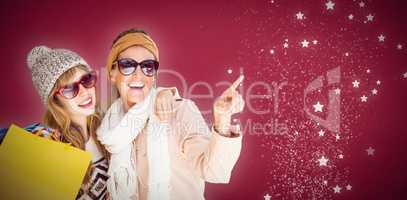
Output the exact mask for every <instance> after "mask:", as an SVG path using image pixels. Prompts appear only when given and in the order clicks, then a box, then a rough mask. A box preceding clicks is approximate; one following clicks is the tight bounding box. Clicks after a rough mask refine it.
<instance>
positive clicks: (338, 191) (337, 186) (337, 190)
mask: <svg viewBox="0 0 407 200" xmlns="http://www.w3.org/2000/svg"><path fill="white" fill-rule="evenodd" d="M332 189H333V190H334V193H341V190H342V188H341V187H339V185H336V186H335V187H334V188H332Z"/></svg>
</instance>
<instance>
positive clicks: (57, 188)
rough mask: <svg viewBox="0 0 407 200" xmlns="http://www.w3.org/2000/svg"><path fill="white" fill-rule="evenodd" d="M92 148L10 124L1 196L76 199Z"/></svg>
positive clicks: (0, 162)
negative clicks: (61, 140)
mask: <svg viewBox="0 0 407 200" xmlns="http://www.w3.org/2000/svg"><path fill="white" fill-rule="evenodd" d="M90 161H91V155H90V153H89V152H85V151H82V150H80V149H77V148H74V147H72V146H70V145H69V144H64V143H61V142H56V141H52V140H49V139H46V138H42V137H39V136H36V135H33V134H30V133H29V132H27V131H26V130H24V129H22V128H19V127H17V126H16V125H11V127H10V129H9V130H8V132H7V135H6V137H5V138H4V140H3V143H2V144H1V145H0V199H7V200H17V199H19V200H20V199H38V200H40V199H41V200H72V199H75V197H76V195H77V193H78V191H79V189H80V186H81V184H82V180H83V177H84V175H85V173H86V170H87V168H88V166H89V164H90Z"/></svg>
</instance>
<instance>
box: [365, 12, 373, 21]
mask: <svg viewBox="0 0 407 200" xmlns="http://www.w3.org/2000/svg"><path fill="white" fill-rule="evenodd" d="M366 18H367V21H373V18H374V15H372V14H370V13H369V14H368V15H367V16H366Z"/></svg>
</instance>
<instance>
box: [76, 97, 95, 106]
mask: <svg viewBox="0 0 407 200" xmlns="http://www.w3.org/2000/svg"><path fill="white" fill-rule="evenodd" d="M92 102H93V101H92V98H88V99H87V100H85V101H84V102H82V103H81V104H79V107H81V108H88V107H90V106H91V105H92Z"/></svg>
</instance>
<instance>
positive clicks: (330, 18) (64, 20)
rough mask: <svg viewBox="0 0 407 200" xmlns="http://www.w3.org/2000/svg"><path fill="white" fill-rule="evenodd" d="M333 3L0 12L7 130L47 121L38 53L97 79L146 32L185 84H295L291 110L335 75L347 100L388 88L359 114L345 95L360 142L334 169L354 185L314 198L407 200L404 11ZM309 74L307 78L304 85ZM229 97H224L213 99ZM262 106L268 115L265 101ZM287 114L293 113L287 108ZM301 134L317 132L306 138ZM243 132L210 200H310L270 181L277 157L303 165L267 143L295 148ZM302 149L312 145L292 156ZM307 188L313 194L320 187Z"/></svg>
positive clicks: (87, 6) (115, 5)
mask: <svg viewBox="0 0 407 200" xmlns="http://www.w3.org/2000/svg"><path fill="white" fill-rule="evenodd" d="M335 3H336V5H335V10H334V11H332V12H331V13H329V12H328V11H326V9H325V7H324V4H325V1H310V0H309V1H277V0H276V1H275V2H274V3H272V1H217V2H216V1H213V2H208V1H200V2H198V1H193V2H192V1H171V2H170V1H168V2H164V1H163V2H159V1H140V2H138V1H127V2H117V1H115V2H114V1H45V0H44V1H8V2H6V1H3V2H1V3H0V13H1V14H0V15H1V18H0V25H1V27H2V31H1V32H0V38H1V39H0V40H1V45H2V46H1V48H0V56H1V58H2V59H1V60H2V61H3V62H2V66H1V67H0V74H1V79H0V85H1V86H0V87H1V90H2V95H1V104H0V110H1V112H0V126H1V127H7V126H8V125H9V124H10V123H17V124H19V125H25V124H29V123H32V122H38V121H41V119H42V114H43V109H44V108H43V106H42V105H41V102H40V100H39V98H38V95H37V93H36V91H35V89H34V87H33V85H32V82H31V75H30V73H29V70H28V69H27V67H26V62H25V61H26V55H27V53H28V52H29V50H30V49H31V48H33V47H34V46H37V45H47V46H49V47H54V48H55V47H58V48H66V49H71V50H73V51H75V52H77V53H79V54H80V55H81V56H83V57H84V58H85V59H86V60H87V61H88V63H89V64H90V65H91V66H92V67H93V68H96V69H99V68H101V67H103V66H104V64H105V61H106V58H107V54H108V51H109V48H110V46H111V42H112V40H113V38H114V37H115V36H116V35H117V34H118V33H119V32H120V31H122V30H124V29H127V28H130V27H140V28H143V29H145V30H146V31H147V32H149V34H150V35H151V36H152V37H153V39H154V40H155V41H156V43H157V44H158V46H159V49H160V61H161V68H166V69H172V70H176V71H178V72H179V73H181V74H182V75H183V76H184V77H186V79H187V80H186V81H187V82H188V84H189V85H190V84H192V83H194V82H197V81H207V82H208V83H210V84H213V85H214V84H215V83H216V82H218V81H221V80H228V81H230V80H232V78H234V77H235V74H232V76H231V75H228V74H227V73H226V70H227V69H229V68H232V69H233V70H234V72H235V71H237V70H238V68H239V67H244V70H245V73H246V80H245V85H248V84H250V82H251V81H255V80H259V79H262V80H264V81H270V82H271V81H272V80H275V81H283V80H287V81H288V82H289V84H290V86H291V88H292V89H291V90H289V89H287V91H286V92H287V93H288V94H287V99H288V100H287V101H291V103H292V104H294V105H300V104H301V101H300V100H301V98H302V97H301V96H299V97H298V98H296V96H295V95H293V94H294V91H297V90H298V91H300V92H301V91H302V90H303V87H304V86H305V85H306V83H308V82H309V81H310V80H312V79H313V78H316V77H317V76H318V75H321V74H323V73H324V72H326V70H328V69H331V68H334V67H336V66H337V65H341V67H342V72H343V74H342V77H343V84H344V85H343V87H342V90H343V91H345V89H346V90H351V87H349V84H350V82H351V81H352V80H353V79H355V78H358V79H362V80H366V81H367V82H369V83H370V84H372V83H374V81H375V80H376V79H380V80H381V81H382V82H383V85H382V86H381V88H380V90H379V92H380V96H379V97H378V98H376V99H374V100H370V99H373V97H372V98H370V97H369V105H362V106H360V107H358V106H356V105H355V103H352V100H353V102H355V101H354V100H355V99H356V100H357V99H358V97H356V98H355V97H354V96H355V95H354V93H351V92H347V93H344V99H345V100H346V99H348V100H349V101H346V102H343V103H344V106H343V107H344V111H343V114H344V115H346V116H344V117H343V122H344V124H345V125H346V127H344V128H343V129H346V130H344V132H347V133H349V134H352V137H348V139H347V142H346V143H345V144H342V146H341V147H343V146H346V147H344V148H346V154H345V156H346V158H348V159H345V161H344V162H342V163H339V164H337V166H339V167H338V168H342V166H344V168H345V167H346V169H347V170H345V171H346V172H347V173H344V174H345V175H340V181H342V180H344V182H342V183H341V184H342V185H344V184H345V185H346V184H347V183H348V182H350V183H351V184H352V186H353V189H352V191H350V192H348V191H346V192H345V191H343V193H342V194H340V195H336V194H335V195H333V194H332V191H331V189H329V188H328V189H326V190H318V192H319V193H321V192H322V194H321V195H322V196H321V195H320V196H319V197H318V198H337V199H404V198H405V197H406V196H407V195H406V194H405V189H406V188H407V187H406V186H407V176H406V174H407V173H406V172H405V169H406V167H405V165H406V163H407V162H406V161H407V159H406V158H407V156H406V148H405V146H406V145H407V136H406V133H407V128H406V126H405V122H406V117H405V112H406V111H407V109H406V108H407V106H406V100H407V98H406V97H407V95H406V89H407V80H406V79H405V78H404V79H403V78H402V74H403V73H405V72H407V67H406V65H407V59H406V58H407V57H406V49H407V36H406V35H407V34H406V33H407V31H406V26H405V22H406V19H407V14H406V12H405V9H406V8H407V7H406V5H407V4H406V3H405V2H401V1H395V0H394V1H374V2H373V1H366V3H367V5H368V8H367V9H368V10H365V11H360V10H359V8H357V6H355V5H357V3H358V2H354V1H337V2H335ZM298 11H302V12H303V13H305V16H306V17H307V18H306V20H305V21H304V23H298V21H297V20H296V19H295V14H296V13H297V12H298ZM369 11H370V12H372V13H374V14H375V18H374V21H373V23H372V24H367V25H364V24H363V22H361V23H359V24H354V25H346V24H345V23H347V22H346V21H345V18H346V16H347V15H348V14H349V13H354V14H355V16H356V17H359V21H363V20H362V18H363V17H364V15H367V13H369ZM358 13H359V16H357V15H358ZM341 27H348V28H349V31H347V32H346V31H345V32H343V33H342V32H338V29H339V28H341ZM380 33H385V34H386V43H385V44H384V45H382V46H377V45H376V43H377V41H376V40H377V39H376V37H377V34H380ZM304 37H305V38H313V37H314V38H317V39H318V41H319V43H321V46H318V47H315V48H314V47H313V48H311V49H310V51H313V52H310V51H308V52H303V51H302V49H301V48H300V46H299V44H298V43H299V42H300V41H302V40H303V39H304ZM365 37H369V38H372V40H370V41H374V42H375V43H373V42H360V43H357V42H355V41H356V40H357V39H358V38H365ZM285 38H289V41H290V48H289V49H288V50H284V49H283V48H282V44H283V42H284V39H285ZM397 42H399V43H402V44H404V45H403V49H402V50H400V51H397V50H396V49H395V45H396V44H397ZM261 49H264V51H263V50H261ZM270 49H275V50H276V56H275V57H270V55H269V54H268V52H269V50H270ZM341 50H344V51H348V50H349V51H350V52H352V51H353V50H354V53H353V55H352V56H353V60H344V59H342V58H339V56H338V52H340V51H341ZM344 51H343V52H344ZM284 52H285V53H286V54H284ZM286 55H288V56H286ZM331 58H332V59H331ZM359 65H363V66H364V67H370V69H372V71H373V72H374V79H373V78H372V79H370V78H366V77H364V76H362V75H361V74H362V73H363V72H364V70H365V68H360V67H359ZM301 70H305V72H306V75H304V74H302V73H301ZM257 72H262V73H263V74H257ZM294 77H300V78H299V79H295V78H294ZM362 83H364V82H362ZM160 84H161V85H167V86H169V85H174V84H175V85H177V86H180V85H179V83H178V82H176V81H173V80H171V79H169V78H165V77H163V78H162V79H161V80H160ZM221 90H222V89H221V88H217V89H216V94H217V95H218V94H219V92H220V91H221ZM198 92H199V91H198V90H197V93H198ZM202 92H205V90H202ZM184 95H185V94H184ZM290 95H291V96H290ZM352 95H353V96H352ZM283 102H284V101H283ZM197 103H198V106H199V107H200V108H201V109H207V108H210V106H211V104H212V102H211V101H198V102H197ZM286 103H287V102H286ZM358 103H359V102H358ZM260 104H264V105H268V104H267V103H264V102H263V103H260ZM284 105H288V104H284ZM284 105H282V106H284ZM260 106H262V105H260ZM294 107H295V106H294ZM290 108H291V107H290V106H288V108H285V109H283V110H284V111H287V110H290ZM355 112H357V113H358V114H355ZM287 113H289V114H284V112H283V113H282V114H281V115H284V116H282V118H284V119H287V120H288V121H290V120H291V119H298V118H301V120H305V119H303V117H302V115H303V113H302V111H301V110H291V111H290V112H288V111H287ZM297 115H298V116H297ZM355 115H357V116H356V117H355ZM206 117H207V118H208V120H210V118H211V117H210V115H207V116H206ZM242 118H243V119H244V120H247V119H255V120H258V121H263V122H264V121H267V120H265V118H267V116H258V115H255V114H253V113H250V112H245V113H244V114H243V115H242ZM293 121H294V120H293ZM288 123H289V122H288ZM292 123H293V124H294V125H291V124H290V123H289V124H290V132H291V131H293V130H294V129H295V122H292ZM293 127H294V128H293ZM305 131H307V132H312V131H313V130H312V128H304V130H303V132H305ZM245 134H246V136H245V139H244V144H243V151H242V154H241V158H240V160H239V162H238V163H237V165H236V167H235V170H234V172H233V175H232V179H231V183H230V184H228V185H214V184H207V188H206V192H205V195H206V198H207V199H263V195H265V194H266V193H269V194H270V195H271V196H272V198H273V199H299V198H302V199H310V197H309V196H307V195H306V194H304V193H310V191H312V189H310V188H308V187H305V188H306V189H305V191H303V192H301V191H300V192H299V191H293V190H292V188H288V187H284V184H283V185H282V186H281V185H280V186H281V187H280V186H279V187H275V186H273V185H278V184H279V182H278V181H276V177H277V176H281V175H282V174H284V172H280V174H272V173H276V171H275V170H274V167H275V165H276V164H278V163H276V162H280V161H282V160H281V159H288V160H296V159H298V158H300V157H301V156H302V155H296V157H290V156H283V157H279V156H280V155H284V152H286V150H284V149H283V150H281V152H279V151H270V149H267V145H270V144H271V145H273V144H274V145H276V144H278V145H280V146H282V147H284V146H283V145H282V144H281V143H280V142H281V141H287V140H285V139H284V138H269V137H263V136H262V135H260V136H255V135H252V134H250V133H245ZM265 140H269V141H265ZM288 141H289V140H288ZM264 146H266V147H264ZM369 146H373V147H375V149H376V154H375V156H374V157H367V156H366V153H365V149H367V148H368V147H369ZM299 147H307V145H306V144H304V143H301V144H298V145H287V146H286V148H299ZM306 152H309V151H306ZM310 162H313V161H310ZM297 164H298V165H299V163H297ZM315 167H317V166H315ZM290 168H295V169H300V168H301V167H300V166H292V165H290V164H287V165H286V166H284V169H286V171H285V172H287V171H289V170H288V169H290ZM336 169H337V168H335V169H333V170H336ZM338 171H340V169H338ZM270 173H271V175H270ZM298 173H299V172H298V171H296V172H295V173H293V174H291V173H290V172H287V175H288V177H290V176H293V178H294V179H296V178H297V179H296V180H295V181H294V182H296V183H301V184H310V183H309V182H307V181H301V180H299V179H298V177H296V176H297V175H298ZM321 173H324V172H321ZM304 174H307V175H311V174H312V173H308V172H305V173H304ZM339 174H342V173H339ZM281 182H285V181H281ZM309 186H310V187H313V185H312V184H311V185H309ZM275 188H279V189H277V190H276V189H275ZM280 189H281V191H280ZM343 190H344V189H343ZM298 193H300V194H298Z"/></svg>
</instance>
